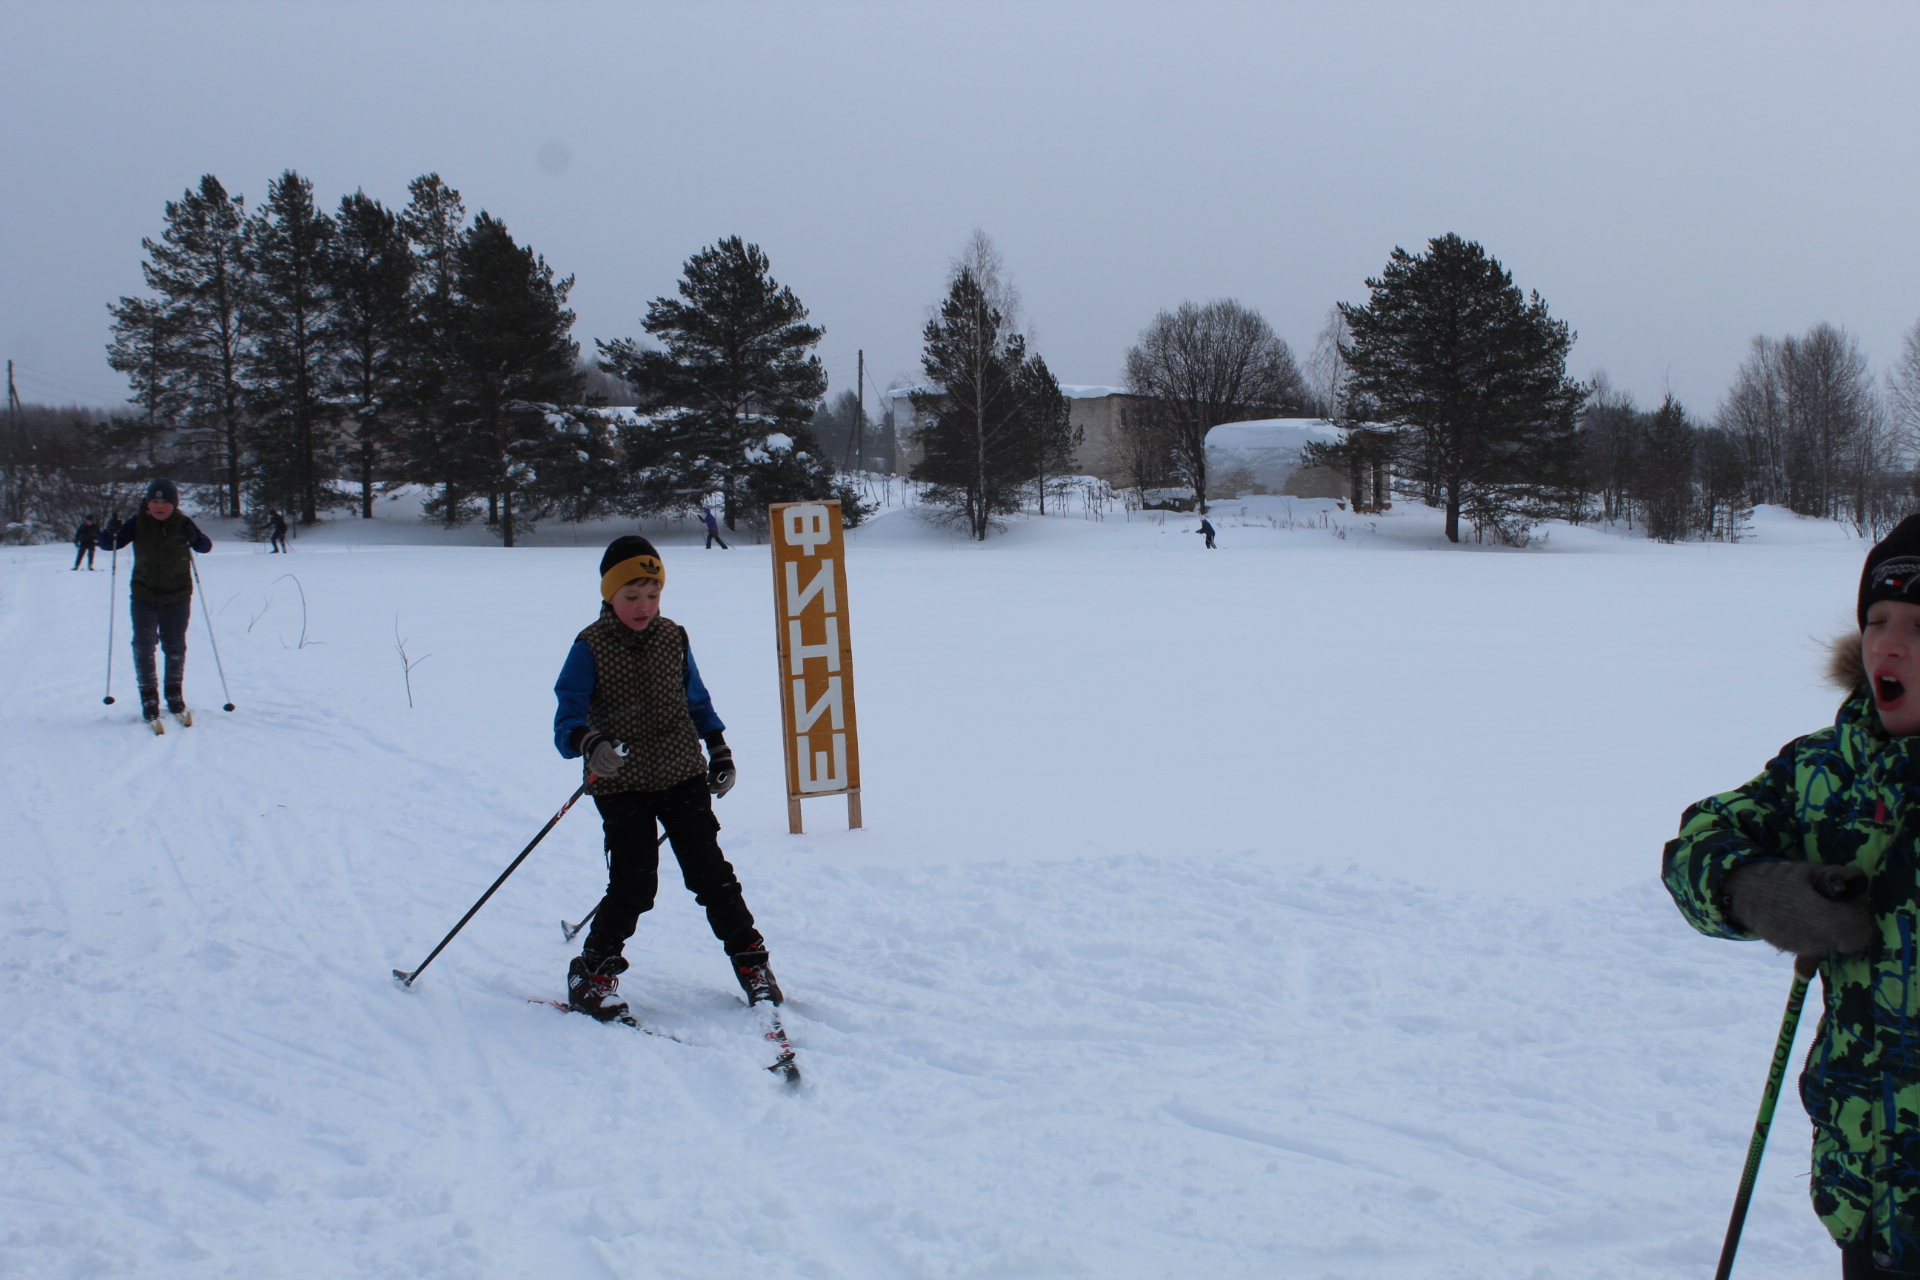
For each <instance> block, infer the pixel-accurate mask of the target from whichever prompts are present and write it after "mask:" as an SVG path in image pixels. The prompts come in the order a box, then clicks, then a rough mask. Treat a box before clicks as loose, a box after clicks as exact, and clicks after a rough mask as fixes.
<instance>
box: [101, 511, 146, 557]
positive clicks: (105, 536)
mask: <svg viewBox="0 0 1920 1280" xmlns="http://www.w3.org/2000/svg"><path fill="white" fill-rule="evenodd" d="M139 518H140V517H139V516H138V515H131V516H128V517H127V522H126V523H125V524H123V525H121V526H120V527H119V528H118V529H115V530H114V531H113V532H112V533H106V532H102V533H101V535H100V545H101V546H102V547H104V548H105V549H106V550H108V551H118V550H119V549H120V548H122V547H124V546H126V545H127V544H128V543H129V542H132V541H133V525H134V521H136V520H138V519H139Z"/></svg>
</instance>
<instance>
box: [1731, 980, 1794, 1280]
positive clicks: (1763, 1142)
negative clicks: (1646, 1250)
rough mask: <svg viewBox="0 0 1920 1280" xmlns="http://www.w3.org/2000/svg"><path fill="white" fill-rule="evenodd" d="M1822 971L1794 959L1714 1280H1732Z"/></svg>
mask: <svg viewBox="0 0 1920 1280" xmlns="http://www.w3.org/2000/svg"><path fill="white" fill-rule="evenodd" d="M1819 970H1820V957H1818V956H1796V957H1795V958H1794V961H1793V989H1792V990H1791V991H1790V992H1788V994H1787V1011H1786V1013H1785V1015H1784V1016H1782V1017H1781V1019H1780V1038H1779V1039H1778V1040H1777V1041H1775V1042H1774V1046H1773V1064H1772V1065H1771V1066H1770V1067H1768V1068H1767V1087H1766V1091H1765V1092H1764V1093H1762V1094H1761V1095H1760V1115H1759V1117H1758V1118H1757V1119H1755V1120H1754V1122H1753V1137H1752V1138H1751V1139H1750V1140H1749V1141H1748V1143H1747V1164H1746V1168H1745V1169H1743V1170H1742V1171H1741V1173H1740V1192H1739V1194H1738V1195H1736V1196H1735V1197H1734V1200H1733V1216H1732V1217H1731V1218H1730V1219H1729V1220H1728V1222H1727V1238H1726V1240H1725V1242H1724V1243H1723V1244H1722V1245H1721V1246H1720V1265H1719V1266H1718V1267H1717V1268H1715V1270H1714V1273H1713V1280H1728V1278H1729V1277H1730V1276H1732V1275H1733V1255H1734V1251H1735V1250H1737V1249H1739V1247H1740V1231H1741V1229H1742V1228H1743V1227H1745V1226H1746V1223H1747V1208H1748V1206H1749V1205H1750V1204H1751V1203H1752V1201H1753V1184H1754V1182H1755V1180H1756V1179H1758V1178H1759V1176H1760V1157H1761V1156H1762V1155H1764V1154H1766V1150H1767V1131H1768V1130H1769V1129H1771V1128H1772V1127H1773V1108H1774V1104H1775V1103H1777V1102H1779V1101H1780V1083H1781V1081H1782V1080H1784V1079H1785V1078H1786V1074H1787V1059H1788V1058H1790V1057H1791V1056H1792V1055H1793V1038H1794V1034H1795V1033H1796V1032H1798V1031H1799V1030H1800V1008H1801V1006H1802V1005H1803V1004H1804V1003H1805V1002H1806V998H1807V983H1808V981H1809V980H1810V979H1811V978H1812V977H1813V975H1814V974H1815V973H1818V972H1819Z"/></svg>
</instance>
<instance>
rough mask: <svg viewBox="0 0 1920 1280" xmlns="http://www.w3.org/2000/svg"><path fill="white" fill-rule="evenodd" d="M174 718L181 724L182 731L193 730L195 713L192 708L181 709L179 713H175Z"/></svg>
mask: <svg viewBox="0 0 1920 1280" xmlns="http://www.w3.org/2000/svg"><path fill="white" fill-rule="evenodd" d="M173 718H174V719H175V720H178V721H179V722H180V727H181V728H182V729H191V728H193V711H192V709H191V708H189V707H182V708H180V709H179V710H178V711H175V712H174V713H173Z"/></svg>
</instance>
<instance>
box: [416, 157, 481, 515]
mask: <svg viewBox="0 0 1920 1280" xmlns="http://www.w3.org/2000/svg"><path fill="white" fill-rule="evenodd" d="M407 193H408V196H409V199H408V202H407V207H406V209H405V210H403V211H402V212H401V214H400V228H401V230H402V231H403V232H405V234H406V237H407V242H408V244H409V245H410V246H411V247H412V250H413V256H414V261H415V264H416V270H415V273H414V278H413V300H412V312H413V319H412V322H411V324H410V326H409V330H408V337H407V343H406V358H405V361H404V367H403V377H402V382H401V386H400V393H399V398H400V404H401V414H402V419H403V426H402V428H401V441H402V451H403V452H404V454H405V456H406V472H407V478H408V479H410V480H414V481H417V482H419V483H421V484H427V485H434V486H438V488H439V493H438V494H436V495H435V496H434V497H432V498H430V499H429V500H428V501H427V503H426V505H425V510H424V512H423V514H424V515H425V516H426V517H427V518H428V519H432V520H438V521H440V522H441V523H443V524H445V525H446V526H447V527H448V528H452V527H454V526H455V525H457V524H460V523H462V522H463V521H465V520H467V519H469V518H471V516H472V514H473V496H474V493H475V492H476V486H477V485H478V483H479V481H478V480H477V479H475V478H473V477H471V476H469V475H468V474H467V472H468V471H470V470H471V467H469V466H467V465H466V464H467V463H468V462H469V459H468V458H467V455H466V453H465V452H464V451H463V449H462V448H461V442H460V441H459V440H458V439H456V437H455V433H454V430H453V427H452V425H451V424H452V422H453V421H454V418H455V415H454V412H453V408H454V407H453V404H452V396H453V385H454V368H455V357H454V352H453V313H454V302H455V298H456V295H457V294H458V292H459V269H458V266H457V264H456V263H455V261H454V253H455V251H456V249H458V247H459V244H460V239H461V237H462V236H463V235H464V234H465V233H466V223H467V210H466V206H465V205H464V204H462V203H461V200H460V193H459V192H458V191H456V190H454V189H453V188H452V187H449V186H448V185H447V184H446V183H444V182H442V181H441V180H440V175H439V174H437V173H427V174H422V175H421V176H420V177H418V178H415V179H414V180H413V181H412V182H411V183H409V184H408V186H407Z"/></svg>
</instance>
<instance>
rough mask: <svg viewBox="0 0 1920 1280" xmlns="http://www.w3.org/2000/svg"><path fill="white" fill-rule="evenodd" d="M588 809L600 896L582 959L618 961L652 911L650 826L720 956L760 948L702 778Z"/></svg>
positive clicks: (654, 859) (655, 860)
mask: <svg viewBox="0 0 1920 1280" xmlns="http://www.w3.org/2000/svg"><path fill="white" fill-rule="evenodd" d="M593 802H594V804H596V805H598V806H599V809H600V823H601V826H602V827H604V828H605V830H606V836H607V896H606V897H604V898H602V899H600V909H599V913H598V914H596V915H595V916H594V917H593V930H592V932H590V933H588V934H587V941H586V943H585V945H583V946H582V947H581V949H580V951H581V954H582V955H585V956H589V957H595V958H597V957H602V956H610V955H619V954H620V950H621V948H622V947H624V946H625V945H626V941H627V939H628V938H630V937H632V936H633V930H634V927H635V926H636V925H637V924H639V922H640V913H641V912H643V911H650V910H652V909H653V900H654V897H655V895H656V894H658V892H659V890H660V846H659V844H658V843H657V837H656V836H655V835H654V823H655V822H656V821H657V822H658V823H659V824H660V825H661V826H662V827H665V828H666V831H667V843H669V844H671V845H672V846H673V856H674V857H675V858H677V859H679V862H680V876H681V878H682V879H683V880H685V881H686V884H687V890H688V891H689V892H690V893H692V894H693V900H694V901H695V902H697V903H699V904H700V905H701V906H703V907H705V908H706V909H707V924H708V925H710V926H711V927H712V929H713V936H714V937H716V938H718V939H720V941H721V943H722V944H723V945H724V946H725V947H726V949H727V954H728V955H738V954H739V953H740V952H742V951H754V950H757V949H759V948H760V947H761V946H763V945H764V943H763V942H762V941H761V938H760V931H759V930H757V929H755V928H754V927H753V912H751V911H749V910H747V901H746V898H745V897H744V896H743V895H742V894H741V891H740V880H739V878H738V877H736V876H735V875H734V874H733V866H732V864H730V863H729V862H728V861H727V859H726V855H725V854H723V853H721V852H720V842H719V840H717V839H716V838H715V837H716V836H717V835H718V834H719V832H720V820H719V819H718V818H716V817H714V816H713V798H712V797H711V796H710V795H708V794H707V778H706V775H705V774H704V773H701V774H695V775H694V776H693V777H691V778H688V779H687V780H686V781H685V782H682V783H680V784H679V785H678V786H674V787H668V788H667V789H666V790H665V791H616V792H614V793H613V794H612V795H605V796H595V797H594V798H593Z"/></svg>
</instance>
